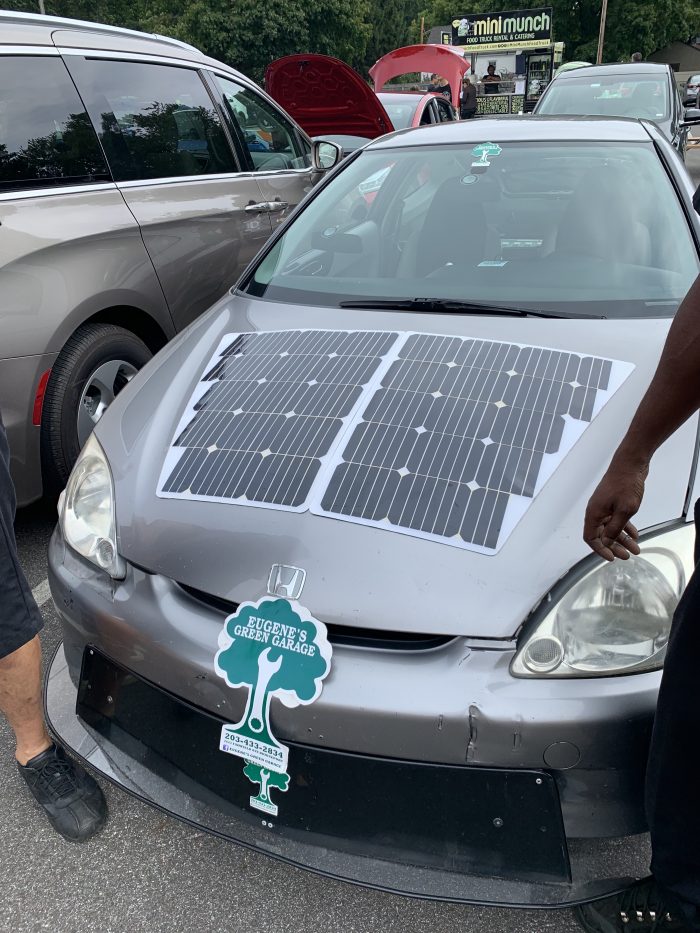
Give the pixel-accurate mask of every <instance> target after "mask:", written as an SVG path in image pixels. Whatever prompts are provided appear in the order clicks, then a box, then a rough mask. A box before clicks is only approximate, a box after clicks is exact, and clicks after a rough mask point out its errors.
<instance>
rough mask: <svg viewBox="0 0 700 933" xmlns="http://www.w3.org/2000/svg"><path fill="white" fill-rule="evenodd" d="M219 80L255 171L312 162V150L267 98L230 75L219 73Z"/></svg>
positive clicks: (287, 167) (278, 168) (274, 169)
mask: <svg viewBox="0 0 700 933" xmlns="http://www.w3.org/2000/svg"><path fill="white" fill-rule="evenodd" d="M216 82H217V84H218V85H219V88H220V89H221V92H222V93H223V95H224V99H225V101H226V106H227V107H228V109H229V113H230V115H231V118H232V119H233V120H234V121H235V123H236V126H237V127H238V128H239V129H240V133H241V138H242V140H243V145H244V146H245V148H246V151H247V153H248V157H249V158H250V160H251V162H252V167H253V169H254V170H255V171H261V172H274V171H289V170H290V169H304V168H308V167H309V165H311V154H310V149H309V148H308V146H307V145H306V144H305V142H303V141H302V139H301V138H300V136H299V134H298V133H297V131H296V129H295V127H294V125H293V124H292V123H291V121H289V120H287V119H285V117H284V116H283V115H282V114H281V113H280V112H279V111H278V110H277V109H276V108H275V107H273V106H272V104H270V103H269V102H268V101H266V100H265V98H264V97H262V96H261V95H259V94H256V93H255V92H254V91H252V90H250V89H249V88H246V87H243V86H242V85H240V84H236V83H235V82H234V81H230V80H228V79H227V78H222V77H220V76H217V77H216Z"/></svg>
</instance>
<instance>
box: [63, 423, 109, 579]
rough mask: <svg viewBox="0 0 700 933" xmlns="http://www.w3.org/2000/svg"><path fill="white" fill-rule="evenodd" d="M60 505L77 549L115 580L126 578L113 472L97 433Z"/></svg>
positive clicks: (65, 529) (69, 538)
mask: <svg viewBox="0 0 700 933" xmlns="http://www.w3.org/2000/svg"><path fill="white" fill-rule="evenodd" d="M59 508H60V521H61V530H62V531H63V537H64V538H65V539H66V541H67V542H68V544H69V545H70V546H71V547H72V548H73V550H75V551H77V552H78V554H82V556H83V557H86V558H87V559H88V560H90V561H92V562H93V564H96V565H97V566H98V567H99V568H100V569H101V570H104V571H106V572H107V573H108V574H109V575H110V576H111V577H113V578H114V579H115V580H121V579H123V578H124V575H125V572H126V564H125V563H124V560H123V558H121V557H120V556H119V554H118V552H117V526H116V521H115V518H114V484H113V483H112V473H111V471H110V469H109V464H108V463H107V458H106V457H105V455H104V452H103V450H102V448H101V447H100V445H99V444H98V442H97V440H96V439H95V435H94V434H93V435H91V436H90V438H89V439H88V441H87V443H86V444H85V446H84V447H83V449H82V451H81V453H80V456H79V457H78V460H77V463H76V464H75V466H74V467H73V472H72V473H71V475H70V477H69V479H68V485H67V486H66V489H65V492H64V493H63V494H62V497H61V503H60V506H59Z"/></svg>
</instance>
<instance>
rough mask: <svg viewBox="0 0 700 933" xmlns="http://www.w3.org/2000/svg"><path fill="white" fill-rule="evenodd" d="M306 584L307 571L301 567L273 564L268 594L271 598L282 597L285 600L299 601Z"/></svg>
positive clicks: (268, 583) (268, 582)
mask: <svg viewBox="0 0 700 933" xmlns="http://www.w3.org/2000/svg"><path fill="white" fill-rule="evenodd" d="M305 582H306V571H305V570H302V569H301V567H290V566H288V565H287V564H273V565H272V567H271V569H270V577H269V579H268V581H267V592H268V593H269V594H270V596H281V597H283V598H284V599H299V597H300V596H301V591H302V590H303V589H304V583H305Z"/></svg>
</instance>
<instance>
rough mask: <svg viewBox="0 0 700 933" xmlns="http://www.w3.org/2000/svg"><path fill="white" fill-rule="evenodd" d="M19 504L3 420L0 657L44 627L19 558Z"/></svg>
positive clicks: (0, 435) (0, 444)
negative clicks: (12, 477) (17, 506)
mask: <svg viewBox="0 0 700 933" xmlns="http://www.w3.org/2000/svg"><path fill="white" fill-rule="evenodd" d="M15 505H16V500H15V490H14V487H13V485H12V480H11V479H10V451H9V449H8V446H7V435H6V433H5V428H4V426H3V423H2V418H0V658H5V657H7V655H8V654H12V652H13V651H16V650H17V649H18V648H21V647H22V646H23V645H26V644H27V642H29V641H31V640H32V638H34V636H35V635H36V633H37V632H38V631H39V630H40V629H41V627H42V625H43V622H42V619H41V613H40V612H39V609H38V608H37V605H36V603H35V602H34V597H33V596H32V592H31V590H30V589H29V585H28V583H27V581H26V579H25V576H24V572H23V571H22V568H21V567H20V565H19V559H18V557H17V545H16V543H15V532H14V528H13V522H14V519H15Z"/></svg>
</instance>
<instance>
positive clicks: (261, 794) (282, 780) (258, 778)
mask: <svg viewBox="0 0 700 933" xmlns="http://www.w3.org/2000/svg"><path fill="white" fill-rule="evenodd" d="M243 774H245V776H246V777H247V778H248V780H249V781H250V782H251V783H253V784H259V785H260V790H259V791H258V794H257V797H256V800H258V801H259V802H260V803H262V804H263V805H268V806H274V804H273V803H272V801H271V800H270V790H271V789H272V788H273V787H276V788H277V789H278V790H281V791H286V790H287V789H288V787H289V775H288V774H286V773H285V772H278V771H270V770H269V769H268V768H263V767H262V765H256V764H253V762H251V761H248V762H246V766H245V768H244V769H243Z"/></svg>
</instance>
